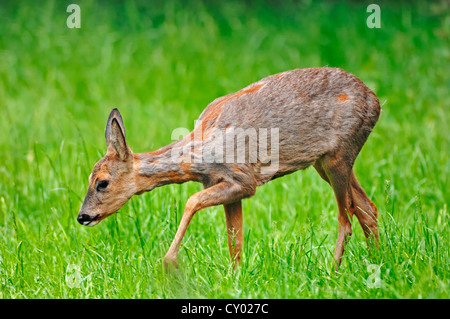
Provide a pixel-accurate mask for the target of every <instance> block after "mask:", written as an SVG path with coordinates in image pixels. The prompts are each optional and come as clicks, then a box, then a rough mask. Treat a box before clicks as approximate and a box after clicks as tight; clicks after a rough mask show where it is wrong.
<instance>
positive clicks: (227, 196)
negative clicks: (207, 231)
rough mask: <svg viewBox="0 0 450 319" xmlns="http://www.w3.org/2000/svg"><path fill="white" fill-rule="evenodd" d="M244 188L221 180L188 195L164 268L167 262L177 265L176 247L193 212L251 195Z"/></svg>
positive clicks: (177, 247) (178, 245) (179, 243)
mask: <svg viewBox="0 0 450 319" xmlns="http://www.w3.org/2000/svg"><path fill="white" fill-rule="evenodd" d="M245 189H246V188H244V187H242V186H241V185H239V184H237V183H233V182H230V181H222V182H220V183H218V184H216V185H214V186H211V187H209V188H207V189H204V190H202V191H200V192H198V193H195V194H194V195H192V196H191V197H189V199H188V201H187V203H186V206H185V209H184V213H183V217H182V218H181V222H180V226H179V227H178V230H177V232H176V234H175V238H174V240H173V241H172V244H171V245H170V248H169V250H168V252H167V254H166V256H165V257H164V264H165V266H166V270H167V269H168V266H169V263H172V264H173V265H174V266H175V267H177V262H176V260H177V255H178V249H179V247H180V245H181V241H182V240H183V237H184V234H185V233H186V230H187V227H188V226H189V223H190V222H191V220H192V217H194V214H195V213H196V212H198V211H199V210H201V209H203V208H206V207H210V206H215V205H220V204H225V203H232V202H235V201H237V200H240V199H241V198H243V197H247V196H249V195H253V194H246V192H245Z"/></svg>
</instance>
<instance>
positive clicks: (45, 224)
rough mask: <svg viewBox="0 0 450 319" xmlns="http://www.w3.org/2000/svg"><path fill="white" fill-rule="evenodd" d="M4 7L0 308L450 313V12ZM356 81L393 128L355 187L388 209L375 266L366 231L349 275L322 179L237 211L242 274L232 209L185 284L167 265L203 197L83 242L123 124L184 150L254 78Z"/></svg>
mask: <svg viewBox="0 0 450 319" xmlns="http://www.w3.org/2000/svg"><path fill="white" fill-rule="evenodd" d="M73 2H75V1H20V2H18V1H2V2H1V3H0V17H1V19H0V20H1V23H0V127H1V130H2V134H0V297H1V298H449V288H450V274H449V268H450V267H449V266H450V256H449V240H450V227H449V212H448V202H449V197H450V196H449V192H448V189H447V187H448V184H447V182H448V176H449V163H448V154H449V150H448V145H449V136H450V134H449V133H450V131H449V124H448V123H449V121H450V118H449V106H450V99H449V93H448V92H449V87H450V80H449V77H448V71H449V69H450V68H449V67H450V7H449V5H448V4H446V2H445V1H442V2H435V1H429V2H428V1H427V2H425V1H415V2H413V1H408V2H396V1H395V2H394V1H391V2H387V1H379V2H378V4H379V5H380V8H381V28H379V29H370V28H368V27H367V26H366V19H367V17H368V16H369V14H370V13H367V12H366V8H367V5H368V4H370V3H372V1H361V2H356V1H355V2H335V1H329V2H322V1H298V2H297V1H296V2H289V1H288V2H283V4H278V3H277V2H275V1H274V2H273V3H268V2H254V1H249V2H238V1H226V2H215V1H213V2H207V3H202V2H197V1H189V2H181V1H180V2H175V1H140V2H137V3H134V2H131V1H126V2H120V1H110V2H106V1H99V2H94V1H76V3H78V4H79V5H80V7H81V28H80V29H69V28H68V27H67V26H66V19H67V17H68V16H69V14H70V13H67V12H66V8H67V6H68V5H69V4H70V3H73ZM320 66H333V67H340V68H343V69H345V70H347V71H349V72H351V73H353V74H355V75H356V76H357V77H359V78H360V79H361V80H362V81H363V82H365V83H366V84H367V85H368V86H369V87H370V88H371V89H372V90H373V91H374V92H375V93H376V94H377V95H378V97H379V99H380V102H381V104H382V109H383V111H382V115H381V117H380V120H379V122H378V124H377V126H376V127H375V129H374V131H373V133H372V134H371V136H370V137H369V139H368V142H367V143H366V145H365V146H364V148H363V150H362V152H361V154H360V155H359V157H358V159H357V161H356V164H355V171H356V175H357V176H358V179H359V181H360V183H361V184H362V186H363V187H364V189H365V190H366V192H367V193H368V195H369V197H370V198H371V199H372V200H373V202H374V203H375V204H376V205H377V207H378V210H379V213H380V233H381V239H380V240H381V241H380V249H379V252H378V253H377V254H375V255H373V256H369V254H368V251H367V248H366V245H365V241H364V236H363V233H362V230H361V228H360V226H359V224H358V222H357V219H356V218H355V219H354V220H353V223H354V228H353V229H354V231H353V236H352V238H351V240H350V242H349V244H348V246H347V249H346V252H345V255H344V260H343V262H342V267H341V268H340V273H339V274H335V273H334V271H333V269H332V267H331V265H332V260H333V252H334V246H335V241H336V237H337V225H338V224H337V206H336V203H335V199H334V195H333V192H332V189H331V188H330V187H329V185H328V184H326V183H325V182H323V181H322V180H321V179H320V177H319V176H318V175H317V173H316V172H315V170H314V169H312V168H309V169H306V170H304V171H301V172H297V173H294V174H292V175H288V176H285V177H283V178H280V179H277V180H275V181H273V182H270V183H269V184H266V185H265V186H263V187H260V188H258V191H257V193H256V195H255V196H254V197H253V198H251V199H249V200H245V201H244V202H243V210H244V227H245V231H244V237H245V245H244V252H243V263H242V266H241V267H240V268H238V269H237V270H235V271H234V270H233V268H232V267H231V265H230V262H229V255H228V247H227V239H226V228H225V216H224V212H223V208H222V207H221V206H218V207H213V208H209V209H206V210H203V211H201V212H199V213H197V214H196V215H195V217H194V219H193V221H192V223H191V225H190V227H189V228H188V231H187V233H186V237H185V238H184V241H183V245H182V247H181V249H180V254H179V260H178V261H179V264H180V269H179V271H178V273H175V274H169V275H166V274H165V272H164V268H163V257H164V255H165V253H166V251H167V249H168V247H169V245H170V243H171V241H172V239H173V237H174V234H175V231H176V229H177V227H178V223H179V221H180V218H181V214H182V212H183V209H184V204H185V202H186V200H187V199H188V198H189V196H190V195H191V194H193V193H194V192H196V191H198V190H200V189H202V188H201V184H196V183H186V184H183V185H170V186H166V187H162V188H158V189H156V190H154V191H153V192H151V193H147V194H144V195H141V196H135V197H133V198H132V200H130V201H129V202H128V203H127V204H126V205H125V206H124V207H123V208H122V209H121V210H120V211H119V212H118V213H117V214H115V215H114V216H112V217H110V218H108V219H106V220H105V221H103V222H102V223H101V224H100V225H98V226H96V227H93V228H88V227H83V226H81V225H79V224H78V223H77V221H76V217H77V214H78V210H79V208H80V207H81V204H82V200H83V198H84V195H85V193H86V189H87V186H88V176H89V174H90V172H91V170H92V167H93V166H94V164H95V163H96V161H97V160H98V159H100V158H101V157H102V156H103V155H104V154H105V151H106V147H105V140H104V128H105V124H106V119H107V116H108V114H109V111H110V110H111V109H112V108H113V107H117V108H119V110H120V111H121V113H122V116H123V117H124V122H125V126H126V128H127V140H128V143H129V144H130V146H131V148H132V149H133V151H134V152H145V151H151V150H156V149H157V148H159V147H162V146H164V145H166V144H169V143H170V142H172V140H171V134H172V131H173V130H174V129H175V128H179V127H187V128H189V129H192V128H193V126H194V120H195V119H197V117H198V115H199V114H200V113H201V111H202V110H203V108H204V107H206V105H207V104H208V103H209V102H211V101H212V100H213V99H215V98H216V97H218V96H221V95H225V94H227V93H232V92H235V91H237V90H239V89H241V88H242V87H244V86H246V85H248V84H250V83H252V82H255V81H257V80H259V79H260V78H262V77H264V76H267V75H270V74H274V73H277V72H281V71H285V70H289V69H294V68H305V67H320Z"/></svg>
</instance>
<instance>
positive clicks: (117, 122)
mask: <svg viewBox="0 0 450 319" xmlns="http://www.w3.org/2000/svg"><path fill="white" fill-rule="evenodd" d="M105 137H106V145H107V147H108V152H115V153H117V154H118V155H119V157H120V159H121V160H123V161H125V160H126V159H127V158H128V157H129V156H130V155H131V154H132V152H131V150H130V148H129V147H128V145H127V142H126V138H125V128H124V126H123V120H122V117H121V116H120V113H119V111H118V110H117V109H114V110H112V111H111V113H110V114H109V118H108V122H107V123H106V130H105Z"/></svg>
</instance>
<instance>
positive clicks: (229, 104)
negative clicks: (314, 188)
mask: <svg viewBox="0 0 450 319" xmlns="http://www.w3.org/2000/svg"><path fill="white" fill-rule="evenodd" d="M379 114H380V105H379V102H378V99H377V97H376V95H375V94H374V93H373V92H372V91H371V90H370V89H369V88H367V87H366V86H365V85H364V84H363V83H362V82H361V81H360V80H359V79H358V78H356V77H355V76H353V75H351V74H349V73H347V72H345V71H343V70H341V69H336V68H312V69H297V70H292V71H286V72H283V73H279V74H275V75H272V76H268V77H266V78H263V79H261V80H260V81H258V82H256V83H253V84H251V85H249V86H247V87H246V88H243V89H242V90H240V91H238V92H236V93H232V94H228V95H226V96H224V97H221V98H218V99H216V100H214V101H213V102H212V103H210V104H209V105H208V106H207V107H206V108H205V110H204V111H203V112H202V114H201V115H200V117H199V120H200V121H199V122H198V123H197V125H196V127H195V128H194V130H193V131H192V132H191V134H189V135H188V136H186V137H184V138H182V139H180V140H178V141H175V142H173V143H171V144H170V145H168V146H165V147H163V148H161V149H159V150H157V151H154V152H149V153H140V154H133V153H132V151H131V149H130V148H129V147H128V145H127V143H126V139H125V128H124V125H123V120H122V117H121V116H120V113H119V112H118V111H117V110H116V109H114V110H113V111H112V112H111V114H110V116H109V118H108V122H107V127H106V130H105V136H106V140H107V145H108V152H107V154H106V156H105V157H104V158H103V159H102V160H100V161H99V162H98V163H97V164H96V166H95V167H94V170H93V172H92V174H91V178H90V181H89V182H90V186H89V190H88V193H87V195H86V199H85V201H84V203H83V207H82V209H81V211H80V215H79V216H80V217H81V216H82V217H83V218H86V219H87V220H89V218H94V217H93V216H95V218H94V219H95V220H94V222H95V221H97V222H98V221H100V220H102V219H103V218H105V217H106V216H109V215H110V214H112V213H114V212H115V211H117V210H118V209H119V208H120V207H122V205H123V204H124V203H125V202H126V201H127V200H128V199H129V198H130V197H131V196H132V195H133V194H142V193H144V192H147V191H150V190H152V189H154V188H155V187H158V186H162V185H166V184H171V183H184V182H186V181H197V182H201V183H203V185H204V186H205V189H204V190H202V191H200V192H198V193H196V194H194V195H192V196H191V197H190V198H189V200H188V202H187V203H186V207H185V211H184V214H183V217H182V220H181V223H180V226H179V228H178V231H177V233H176V235H175V239H174V241H173V242H172V245H171V246H170V248H169V251H168V252H167V254H166V257H165V260H166V263H167V265H168V264H169V262H172V263H174V264H176V257H177V254H178V248H179V246H180V244H181V241H182V238H183V236H184V234H185V232H186V229H187V227H188V225H189V222H190V221H191V219H192V217H193V216H194V214H195V213H196V212H197V211H199V210H201V209H203V208H205V207H209V206H213V205H220V204H222V205H224V207H225V212H226V220H227V229H228V235H229V247H230V255H231V257H232V258H233V260H236V261H237V262H238V263H239V262H240V259H241V254H240V252H241V245H242V241H243V230H242V206H241V200H242V199H243V198H246V197H251V196H252V195H254V194H255V191H256V187H257V186H259V185H263V184H264V183H266V182H268V181H270V180H272V179H275V178H278V177H280V176H284V175H286V174H290V173H292V172H295V171H297V170H300V169H304V168H306V167H308V166H310V165H312V166H314V168H315V169H316V170H317V172H318V173H319V175H320V176H321V177H322V178H323V179H324V180H325V181H326V182H327V183H329V184H330V185H331V187H332V188H333V191H334V193H335V197H336V202H337V206H338V222H339V227H338V239H337V243H336V250H335V256H334V257H335V260H336V262H337V264H338V265H339V264H340V263H341V258H342V255H343V252H344V247H345V243H346V241H347V240H348V238H349V236H350V235H351V233H352V228H351V220H349V218H350V219H351V218H352V216H353V215H356V216H357V218H358V220H359V222H360V224H361V226H362V227H363V229H364V233H365V235H366V237H367V238H368V242H369V239H371V238H373V239H374V240H375V242H377V240H378V228H377V215H378V212H377V209H376V207H375V205H374V204H373V203H372V202H371V201H370V199H369V198H368V197H367V195H366V193H365V192H364V190H363V189H362V188H361V186H360V184H359V183H358V181H357V179H356V177H355V175H354V173H353V164H354V161H355V159H356V157H357V155H358V154H359V152H360V150H361V148H362V146H363V144H364V143H365V141H366V139H367V137H368V135H369V134H370V132H371V131H372V129H373V127H374V125H375V123H376V122H377V120H378V117H379ZM273 128H276V129H277V130H278V131H279V144H278V145H279V147H278V152H279V153H278V154H276V155H277V157H278V159H279V160H278V162H276V163H277V165H278V166H277V170H274V171H267V170H263V169H262V168H264V167H266V166H267V165H268V163H267V160H269V162H270V163H272V162H273V160H274V157H273V156H274V154H275V152H276V148H273V145H269V146H268V149H267V154H266V155H267V156H268V157H267V158H261V157H260V156H262V155H261V154H260V153H258V154H254V152H255V150H256V149H260V148H261V147H262V146H263V141H262V140H260V135H258V134H252V133H253V131H255V132H261V130H264V129H273ZM235 129H241V130H242V131H243V132H244V134H243V135H242V134H241V135H239V134H236V135H235V136H234V135H233V132H234V130H235ZM217 133H223V134H225V135H224V136H225V137H227V136H228V135H226V134H229V135H230V136H231V137H232V138H233V140H234V139H236V141H237V143H239V141H240V142H243V145H244V146H245V150H238V151H239V152H240V153H242V152H243V153H245V154H244V155H245V157H244V158H245V161H244V162H239V161H238V160H235V161H232V163H230V162H224V161H222V160H223V159H224V158H226V155H232V154H234V156H235V157H236V156H238V155H243V154H236V153H237V149H236V148H234V149H225V150H226V152H224V154H220V153H219V154H216V153H214V154H213V153H212V152H211V153H208V152H206V151H207V150H214V151H216V150H217V149H221V148H220V147H221V146H223V145H224V144H225V143H224V140H221V139H218V138H217V136H218V135H217ZM271 134H272V133H271ZM252 145H253V146H255V145H256V146H257V147H256V148H252V147H251V146H252ZM229 151H232V152H233V153H228V152H229ZM225 153H226V154H225ZM269 153H270V154H269ZM208 154H209V155H208ZM208 156H209V157H208ZM221 156H222V157H221ZM251 158H256V161H255V162H252V161H251V160H250V159H251ZM210 159H214V161H209V160H210ZM103 179H109V180H110V182H109V186H108V188H106V189H105V190H102V191H100V192H97V191H96V188H95V187H96V186H95V185H96V183H98V181H100V180H103ZM347 213H348V216H349V217H348V216H347ZM80 217H79V218H80ZM83 218H80V219H79V221H80V222H84V223H85V224H87V222H86V221H85V220H84V219H83ZM89 225H90V224H89ZM233 243H234V244H233Z"/></svg>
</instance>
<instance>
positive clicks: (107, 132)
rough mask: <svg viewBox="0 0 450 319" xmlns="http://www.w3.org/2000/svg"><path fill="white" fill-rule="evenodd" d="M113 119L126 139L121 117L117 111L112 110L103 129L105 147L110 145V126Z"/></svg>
mask: <svg viewBox="0 0 450 319" xmlns="http://www.w3.org/2000/svg"><path fill="white" fill-rule="evenodd" d="M113 119H116V120H117V122H118V123H119V126H120V128H121V130H122V133H123V137H124V138H126V134H125V125H124V124H123V119H122V115H120V112H119V110H118V109H116V108H114V109H112V111H111V113H109V116H108V121H107V122H106V129H105V138H106V146H109V144H110V138H111V124H112V121H113Z"/></svg>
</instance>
